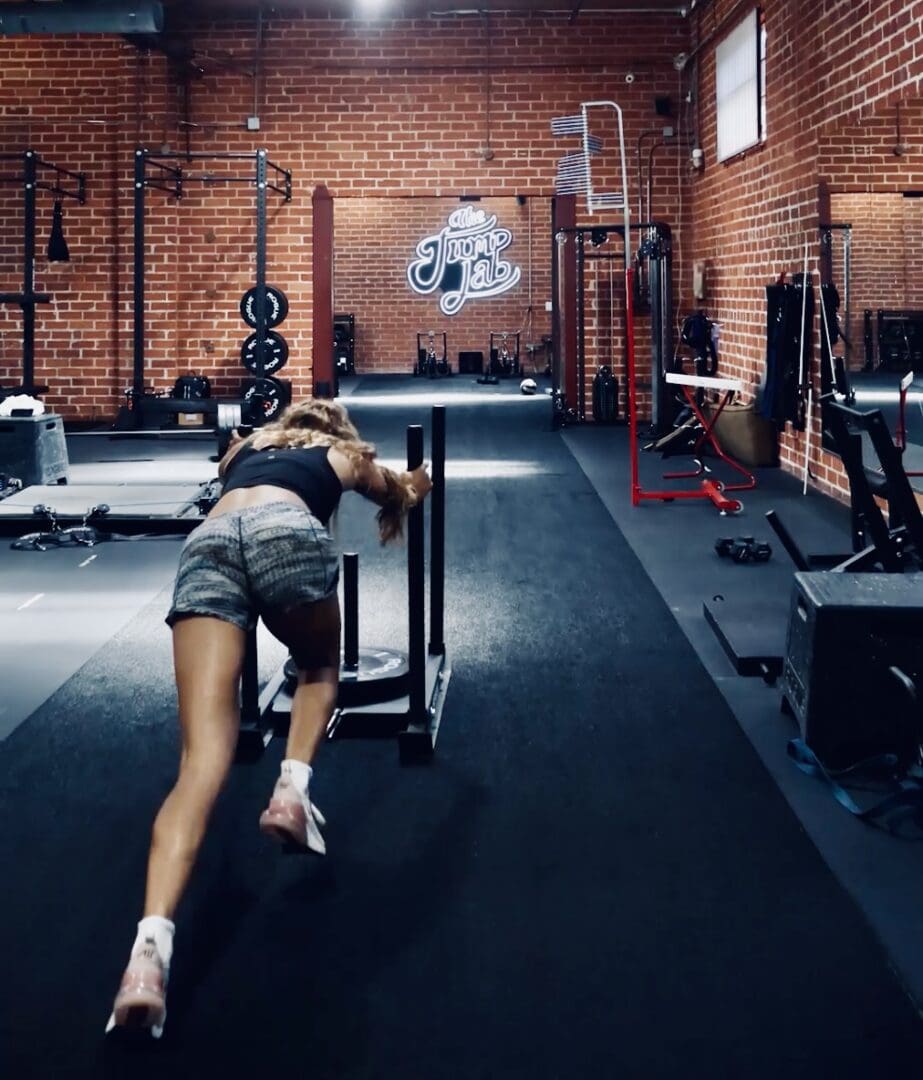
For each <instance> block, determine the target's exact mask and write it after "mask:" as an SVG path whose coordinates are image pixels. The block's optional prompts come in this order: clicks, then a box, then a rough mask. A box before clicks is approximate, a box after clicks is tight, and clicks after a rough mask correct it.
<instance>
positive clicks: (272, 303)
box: [240, 285, 288, 330]
mask: <svg viewBox="0 0 923 1080" xmlns="http://www.w3.org/2000/svg"><path fill="white" fill-rule="evenodd" d="M263 288H264V289H265V290H266V326H267V327H273V326H278V325H279V323H280V322H283V321H284V320H285V316H286V315H288V297H287V296H286V295H285V293H284V292H283V291H282V290H281V289H277V288H276V287H275V286H274V285H264V286H263ZM258 291H259V286H257V285H254V286H253V287H252V288H250V289H247V291H246V292H245V293H244V295H243V296H242V297H241V301H240V317H241V318H242V319H243V320H244V322H245V323H246V324H247V326H252V327H253V328H254V330H255V329H256V297H257V293H258Z"/></svg>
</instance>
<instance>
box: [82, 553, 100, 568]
mask: <svg viewBox="0 0 923 1080" xmlns="http://www.w3.org/2000/svg"><path fill="white" fill-rule="evenodd" d="M98 558H99V556H98V555H91V556H90V557H89V559H84V560H83V562H82V563H77V569H78V570H82V569H83V567H84V566H89V565H90V563H91V562H92V561H93V560H94V559H98Z"/></svg>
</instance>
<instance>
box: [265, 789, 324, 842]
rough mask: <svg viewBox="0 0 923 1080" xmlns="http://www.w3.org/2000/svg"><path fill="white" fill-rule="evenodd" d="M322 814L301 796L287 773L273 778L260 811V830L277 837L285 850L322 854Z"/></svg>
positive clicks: (308, 800) (304, 796)
mask: <svg viewBox="0 0 923 1080" xmlns="http://www.w3.org/2000/svg"><path fill="white" fill-rule="evenodd" d="M326 824H327V822H326V820H325V819H324V815H323V814H322V813H321V812H320V810H318V809H317V807H316V806H315V805H314V803H312V802H311V801H310V799H308V797H307V796H306V795H303V794H302V793H301V792H300V791H299V790H298V788H297V787H296V785H295V784H294V782H293V781H292V778H291V776H290V775H289V774H288V773H287V772H283V773H282V775H281V776H280V777H279V779H278V780H277V781H276V786H275V790H274V791H273V793H272V798H271V799H270V800H269V806H268V807H267V808H266V809H265V810H264V811H263V812H262V814H260V829H261V830H262V831H263V832H264V833H265V834H266V835H267V836H271V837H273V838H274V839H275V840H279V841H280V842H281V843H282V844H283V845H284V846H285V847H286V848H287V849H288V850H290V851H291V850H294V851H301V852H311V853H312V854H314V855H324V854H326V852H327V845H326V844H325V843H324V838H323V836H321V832H320V830H321V828H322V826H324V825H326Z"/></svg>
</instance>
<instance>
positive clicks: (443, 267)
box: [407, 206, 522, 315]
mask: <svg viewBox="0 0 923 1080" xmlns="http://www.w3.org/2000/svg"><path fill="white" fill-rule="evenodd" d="M512 242H513V234H512V233H511V232H510V230H509V229H504V228H502V227H500V226H498V225H497V215H496V214H491V215H490V216H488V214H487V211H486V210H475V208H474V207H473V206H462V207H459V209H458V210H453V211H452V213H451V214H449V219H448V221H447V222H446V224H445V225H444V226H443V227H442V229H441V230H440V231H439V232H438V233H436V234H435V235H433V236H426V237H424V238H423V239H422V240H421V241H420V242H419V243H418V244H417V249H416V250H417V258H416V259H415V260H414V261H413V262H412V263H411V264H410V265H409V266H408V267H407V281H408V283H409V285H410V287H411V289H413V291H414V292H416V293H419V294H420V295H421V296H427V295H428V294H429V293H433V292H435V291H436V290H437V289H442V296H441V297H440V298H439V308H440V310H441V311H442V313H443V314H444V315H457V314H458V313H459V311H461V309H462V307H463V306H464V304H465V303H466V301H468V300H480V299H483V298H485V297H488V296H499V295H500V294H501V293H505V292H506V291H507V290H508V289H512V288H513V286H514V285H515V284H516V283H517V282H518V281H519V279H520V277H521V276H522V271H521V270H520V268H519V267H518V266H513V264H512V263H511V262H508V261H507V260H506V259H502V258H501V257H500V255H501V253H502V252H503V251H505V250H506V249H507V248H508V247H509V246H510V244H511V243H512Z"/></svg>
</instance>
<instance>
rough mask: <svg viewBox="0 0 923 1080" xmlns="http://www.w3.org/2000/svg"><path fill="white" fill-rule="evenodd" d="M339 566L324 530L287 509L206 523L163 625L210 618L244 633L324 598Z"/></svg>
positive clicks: (256, 509)
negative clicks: (268, 615) (272, 614)
mask: <svg viewBox="0 0 923 1080" xmlns="http://www.w3.org/2000/svg"><path fill="white" fill-rule="evenodd" d="M339 566H340V561H339V554H338V552H337V548H336V544H335V543H334V541H333V538H332V537H331V536H330V533H329V532H328V530H327V529H326V528H325V527H324V526H323V525H322V524H321V523H320V521H318V520H317V518H316V517H314V515H313V514H310V513H309V512H308V511H307V510H303V509H301V508H300V507H297V506H294V505H293V504H292V503H287V502H274V503H264V504H263V505H261V506H249V507H246V508H245V509H243V510H232V511H231V512H230V513H227V514H220V515H219V516H218V517H213V518H208V519H207V520H206V521H204V522H203V523H202V524H201V525H200V526H199V527H198V528H197V529H196V530H195V531H194V532H192V533H190V535H189V538H188V539H187V540H186V543H185V544H184V545H183V551H182V554H181V555H180V560H179V569H178V571H177V574H176V585H175V587H174V591H173V604H172V606H171V608H170V612H169V614H168V615H167V625H168V626H173V624H174V623H175V622H176V620H177V619H179V618H181V617H182V616H184V615H212V616H214V617H216V618H218V619H224V620H225V621H226V622H231V623H234V625H235V626H239V627H240V628H241V629H242V630H248V629H250V628H251V627H252V626H254V625H255V623H256V620H257V618H258V616H259V615H261V614H262V613H263V612H264V611H276V612H282V611H286V610H288V609H290V608H293V607H297V606H298V605H299V604H305V603H313V602H314V601H316V600H324V599H325V598H326V597H328V596H330V595H331V594H332V593H334V592H335V591H336V587H337V581H338V577H339Z"/></svg>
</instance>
